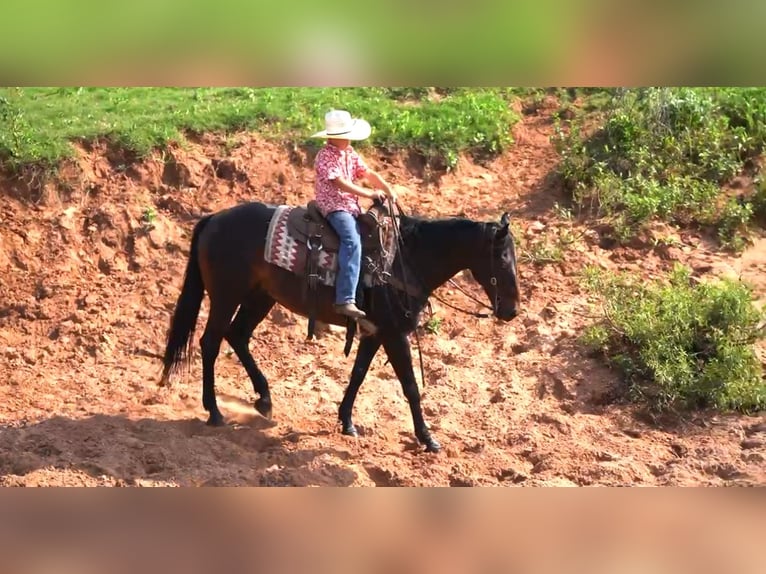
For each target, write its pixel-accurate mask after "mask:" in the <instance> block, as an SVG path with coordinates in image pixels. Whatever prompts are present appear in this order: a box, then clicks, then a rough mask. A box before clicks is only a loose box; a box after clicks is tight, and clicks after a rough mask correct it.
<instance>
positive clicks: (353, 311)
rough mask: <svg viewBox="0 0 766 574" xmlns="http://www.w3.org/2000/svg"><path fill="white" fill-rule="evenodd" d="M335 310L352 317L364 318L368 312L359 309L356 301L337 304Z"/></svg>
mask: <svg viewBox="0 0 766 574" xmlns="http://www.w3.org/2000/svg"><path fill="white" fill-rule="evenodd" d="M335 312H336V313H338V314H339V315H345V316H346V317H351V318H352V319H362V318H364V317H366V316H367V314H366V313H365V312H364V311H362V310H361V309H359V308H358V307H357V306H356V305H355V304H354V303H343V304H342V305H338V304H336V305H335Z"/></svg>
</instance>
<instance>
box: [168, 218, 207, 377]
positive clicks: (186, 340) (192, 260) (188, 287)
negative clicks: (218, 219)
mask: <svg viewBox="0 0 766 574" xmlns="http://www.w3.org/2000/svg"><path fill="white" fill-rule="evenodd" d="M211 217H212V214H210V215H206V216H205V217H203V218H202V219H200V220H199V221H198V222H197V223H196V225H195V226H194V231H193V232H192V239H191V247H190V249H189V261H188V262H187V264H186V273H185V275H184V283H183V287H182V288H181V294H180V295H179V296H178V301H177V302H176V308H175V311H174V312H173V318H172V319H171V321H170V328H169V329H168V333H167V340H166V346H165V355H164V357H163V359H162V363H163V369H162V378H161V379H160V386H164V385H166V384H167V382H168V378H169V376H170V374H171V373H172V372H175V371H176V370H177V369H178V367H179V363H181V362H185V363H186V366H187V367H189V366H190V363H191V346H192V344H193V342H194V329H195V327H196V324H197V316H198V315H199V310H200V306H201V305H202V297H203V296H204V294H205V287H204V285H203V283H202V273H201V272H200V268H199V262H198V260H197V258H198V257H197V256H198V254H199V248H198V245H197V244H198V243H199V236H200V233H202V230H203V229H204V227H205V225H207V223H208V221H209V220H210V218H211Z"/></svg>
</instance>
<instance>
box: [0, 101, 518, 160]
mask: <svg viewBox="0 0 766 574" xmlns="http://www.w3.org/2000/svg"><path fill="white" fill-rule="evenodd" d="M513 97H514V91H513V90H509V89H499V88H498V89H489V88H488V89H468V88H445V89H438V88H437V89H428V88H349V89H341V88H197V89H193V88H189V89H187V88H0V161H2V162H3V163H4V164H5V165H7V166H10V167H18V166H21V165H24V164H43V165H55V164H57V162H59V161H60V160H61V159H63V158H65V157H68V156H69V155H70V154H71V153H72V148H71V142H72V141H77V140H96V139H100V138H103V139H106V140H108V141H111V142H114V143H117V144H119V145H121V146H124V147H125V148H126V149H128V150H130V151H131V152H134V153H136V154H137V155H138V156H144V155H146V154H148V153H149V152H150V151H151V150H153V149H156V148H159V147H162V146H164V145H166V144H167V143H169V142H173V141H183V140H184V136H185V134H187V133H189V132H191V133H204V132H222V133H230V132H235V131H239V130H255V131H259V132H261V133H262V134H263V135H264V136H265V137H269V138H278V139H289V140H293V141H298V142H300V143H307V142H308V141H309V138H308V136H309V135H310V134H311V133H313V132H315V131H319V130H320V129H322V128H323V121H324V114H325V112H327V111H328V110H329V109H331V108H333V107H335V108H345V109H348V110H349V111H350V112H352V114H353V115H355V116H361V117H364V118H365V119H367V120H368V121H369V122H370V123H371V124H372V126H373V135H372V138H371V139H370V140H368V142H363V143H361V144H360V147H366V146H375V147H377V148H382V149H388V150H400V149H404V150H412V151H414V152H416V153H420V154H422V155H423V156H424V157H425V158H426V159H427V160H428V161H431V162H436V163H439V164H440V165H441V166H443V167H445V168H447V169H449V168H452V167H454V166H455V164H456V161H457V156H458V155H459V154H460V153H468V154H471V155H474V156H476V157H481V156H485V155H494V154H497V153H500V152H501V151H502V150H503V149H504V148H505V147H506V146H508V145H509V144H510V143H511V142H512V139H511V136H510V129H511V127H512V125H513V123H514V122H516V121H517V120H518V117H516V116H515V114H514V113H513V112H512V110H511V109H510V106H509V102H510V101H511V100H512V98H513Z"/></svg>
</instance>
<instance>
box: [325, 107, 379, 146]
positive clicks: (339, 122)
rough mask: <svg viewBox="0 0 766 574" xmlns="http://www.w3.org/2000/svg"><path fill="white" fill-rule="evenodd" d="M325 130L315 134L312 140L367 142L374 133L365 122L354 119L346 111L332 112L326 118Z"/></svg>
mask: <svg viewBox="0 0 766 574" xmlns="http://www.w3.org/2000/svg"><path fill="white" fill-rule="evenodd" d="M324 126H325V129H324V130H322V131H321V132H317V133H315V134H313V135H312V136H311V137H312V138H335V139H341V140H356V141H358V140H366V139H367V138H368V137H370V134H371V133H372V128H371V127H370V124H369V123H367V122H366V121H365V120H361V119H358V118H352V117H351V114H350V113H348V112H347V111H345V110H331V111H329V112H327V113H326V114H325V116H324Z"/></svg>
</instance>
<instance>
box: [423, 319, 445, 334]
mask: <svg viewBox="0 0 766 574" xmlns="http://www.w3.org/2000/svg"><path fill="white" fill-rule="evenodd" d="M441 326H442V319H441V317H437V316H436V315H432V316H431V317H429V319H428V321H426V323H425V329H426V331H427V332H428V333H430V334H432V335H438V334H439V330H440V329H441Z"/></svg>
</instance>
